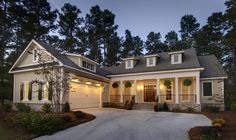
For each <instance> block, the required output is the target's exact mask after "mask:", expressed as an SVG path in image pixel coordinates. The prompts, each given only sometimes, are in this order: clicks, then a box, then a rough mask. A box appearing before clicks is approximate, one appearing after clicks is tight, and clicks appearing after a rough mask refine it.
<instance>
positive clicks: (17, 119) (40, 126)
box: [0, 106, 95, 140]
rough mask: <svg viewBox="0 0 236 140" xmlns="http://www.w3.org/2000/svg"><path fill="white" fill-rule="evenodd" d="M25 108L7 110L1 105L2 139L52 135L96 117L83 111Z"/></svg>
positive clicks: (25, 138)
mask: <svg viewBox="0 0 236 140" xmlns="http://www.w3.org/2000/svg"><path fill="white" fill-rule="evenodd" d="M24 110H25V111H24V112H16V111H10V112H8V111H7V112H6V111H4V110H1V106H0V112H1V113H0V139H1V140H13V139H17V140H18V139H19V140H28V139H32V138H35V137H38V136H42V135H51V134H53V133H56V132H58V131H61V130H64V129H66V128H69V127H72V126H76V125H79V124H82V123H85V122H88V121H91V120H93V119H95V116H93V115H91V114H87V113H84V112H81V111H76V112H73V111H70V112H67V113H45V112H34V111H30V110H26V109H24ZM26 111H27V112H26Z"/></svg>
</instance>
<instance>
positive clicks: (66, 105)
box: [63, 102, 70, 112]
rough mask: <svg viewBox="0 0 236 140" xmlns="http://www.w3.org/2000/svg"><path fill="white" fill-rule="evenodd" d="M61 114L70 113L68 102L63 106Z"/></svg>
mask: <svg viewBox="0 0 236 140" xmlns="http://www.w3.org/2000/svg"><path fill="white" fill-rule="evenodd" d="M63 112H70V104H69V103H68V102H66V103H65V104H64V106H63Z"/></svg>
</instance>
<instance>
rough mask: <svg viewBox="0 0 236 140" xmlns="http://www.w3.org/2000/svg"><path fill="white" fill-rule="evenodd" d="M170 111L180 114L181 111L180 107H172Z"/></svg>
mask: <svg viewBox="0 0 236 140" xmlns="http://www.w3.org/2000/svg"><path fill="white" fill-rule="evenodd" d="M172 111H173V112H181V109H180V107H178V106H177V107H174V108H173V109H172Z"/></svg>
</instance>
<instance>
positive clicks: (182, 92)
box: [9, 40, 227, 111]
mask: <svg viewBox="0 0 236 140" xmlns="http://www.w3.org/2000/svg"><path fill="white" fill-rule="evenodd" d="M29 52H31V53H29ZM39 52H41V54H43V55H42V56H43V57H42V59H45V61H44V62H46V64H51V67H52V68H57V70H53V72H54V73H57V74H60V77H59V78H61V79H60V80H61V82H64V81H65V80H63V78H66V79H68V84H69V86H68V88H67V89H68V90H64V89H65V87H62V85H61V87H60V88H56V89H54V90H58V89H63V90H59V92H61V94H60V103H61V104H64V103H66V102H69V103H70V106H71V109H79V108H89V107H102V106H103V105H106V104H108V103H117V104H124V103H126V102H127V101H130V100H131V99H133V100H134V101H135V103H137V104H140V105H145V104H153V102H159V103H164V102H166V103H167V104H168V105H169V106H170V108H171V109H173V108H176V107H178V108H182V109H187V108H189V107H191V108H193V109H195V110H197V111H200V110H201V108H202V107H204V106H218V107H219V108H220V109H221V110H224V80H225V79H226V78H227V75H226V73H225V72H224V70H223V68H222V66H221V65H220V64H219V62H218V60H217V59H216V57H215V56H213V55H209V56H197V55H196V52H195V50H194V49H186V50H182V51H175V52H162V53H158V54H151V55H145V56H137V57H128V58H124V59H123V61H122V62H121V64H120V65H118V66H112V67H103V68H101V67H99V64H98V63H96V62H95V61H93V60H91V59H89V58H86V57H84V56H82V55H79V54H70V53H59V51H57V50H56V49H55V48H53V47H50V46H48V45H46V44H45V43H42V42H40V41H35V40H32V41H31V42H30V43H29V45H28V46H27V47H26V48H25V50H24V52H23V53H22V54H21V55H20V57H19V58H18V59H17V61H16V62H15V64H14V65H13V66H12V68H11V69H10V71H9V73H12V74H14V90H13V91H14V93H13V96H14V97H13V102H14V103H20V102H22V103H27V104H29V105H30V106H31V107H32V108H33V109H35V110H39V109H40V108H41V106H42V105H43V104H45V103H51V102H52V101H51V100H52V99H50V95H49V87H50V86H48V84H49V83H48V80H47V79H46V78H45V76H43V74H39V73H38V72H37V71H40V70H42V69H43V68H44V67H43V66H42V65H41V63H40V62H39V54H38V53H39ZM47 57H49V58H50V59H46V58H47ZM62 77H63V78H62ZM35 80H37V81H41V82H40V83H37V82H34V81H35ZM39 93H40V94H39Z"/></svg>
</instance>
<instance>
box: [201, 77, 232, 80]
mask: <svg viewBox="0 0 236 140" xmlns="http://www.w3.org/2000/svg"><path fill="white" fill-rule="evenodd" d="M218 79H228V77H210V78H200V80H218Z"/></svg>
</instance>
